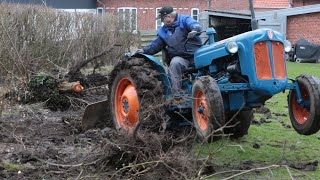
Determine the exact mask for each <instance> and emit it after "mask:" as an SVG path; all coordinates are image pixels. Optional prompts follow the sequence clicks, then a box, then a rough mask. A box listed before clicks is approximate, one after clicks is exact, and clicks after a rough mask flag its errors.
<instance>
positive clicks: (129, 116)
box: [109, 58, 163, 134]
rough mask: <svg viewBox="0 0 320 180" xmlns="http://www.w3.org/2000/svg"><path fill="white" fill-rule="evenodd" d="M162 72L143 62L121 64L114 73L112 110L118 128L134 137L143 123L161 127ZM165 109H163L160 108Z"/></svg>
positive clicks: (112, 78)
mask: <svg viewBox="0 0 320 180" xmlns="http://www.w3.org/2000/svg"><path fill="white" fill-rule="evenodd" d="M158 77H159V72H158V71H156V70H154V69H153V67H152V65H150V63H149V62H146V60H144V59H143V58H133V59H131V60H128V61H120V62H119V63H118V64H117V65H116V66H115V68H114V70H113V71H112V73H111V80H110V83H109V87H110V89H111V91H110V92H111V94H110V110H111V114H112V119H113V123H114V126H115V128H116V129H117V130H124V131H125V132H126V133H128V134H133V133H135V132H136V129H137V128H138V127H140V124H141V122H142V121H143V122H146V121H156V122H150V124H152V125H157V124H158V123H157V119H156V117H155V116H157V115H161V113H160V112H159V109H157V108H155V107H160V106H159V103H161V98H162V89H163V88H162V83H161V81H159V80H158ZM160 109H161V108H160ZM157 128H159V127H157Z"/></svg>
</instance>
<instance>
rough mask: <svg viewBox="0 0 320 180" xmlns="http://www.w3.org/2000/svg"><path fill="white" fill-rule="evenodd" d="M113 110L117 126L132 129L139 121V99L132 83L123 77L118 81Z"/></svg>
mask: <svg viewBox="0 0 320 180" xmlns="http://www.w3.org/2000/svg"><path fill="white" fill-rule="evenodd" d="M114 110H115V116H116V118H117V123H118V126H119V127H121V128H124V129H126V130H130V129H134V128H135V127H136V125H137V123H138V121H139V98H138V94H137V90H136V88H135V86H134V85H133V83H132V81H131V80H130V79H129V78H127V77H124V78H122V79H120V80H119V82H118V84H117V87H116V90H115V97H114Z"/></svg>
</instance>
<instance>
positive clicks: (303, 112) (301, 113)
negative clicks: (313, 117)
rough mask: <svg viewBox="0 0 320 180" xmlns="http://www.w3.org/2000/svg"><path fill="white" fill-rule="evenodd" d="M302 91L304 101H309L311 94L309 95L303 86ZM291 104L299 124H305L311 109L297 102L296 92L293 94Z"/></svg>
mask: <svg viewBox="0 0 320 180" xmlns="http://www.w3.org/2000/svg"><path fill="white" fill-rule="evenodd" d="M300 91H301V97H302V99H303V101H307V100H308V99H309V95H308V93H307V91H306V90H305V88H303V87H301V88H300ZM291 106H292V112H293V115H294V117H295V119H296V121H297V122H298V123H299V124H304V123H305V122H306V121H307V120H308V116H309V111H308V109H307V108H303V107H301V106H299V104H298V103H297V96H296V93H294V94H293V97H292V105H291Z"/></svg>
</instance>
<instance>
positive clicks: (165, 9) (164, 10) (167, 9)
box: [157, 6, 173, 19]
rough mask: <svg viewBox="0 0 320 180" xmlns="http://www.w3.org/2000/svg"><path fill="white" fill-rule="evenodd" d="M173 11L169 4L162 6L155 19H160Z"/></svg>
mask: <svg viewBox="0 0 320 180" xmlns="http://www.w3.org/2000/svg"><path fill="white" fill-rule="evenodd" d="M172 12H173V7H171V6H164V7H162V8H161V9H160V11H159V14H158V17H157V19H162V18H164V17H165V16H166V15H168V14H170V13H172Z"/></svg>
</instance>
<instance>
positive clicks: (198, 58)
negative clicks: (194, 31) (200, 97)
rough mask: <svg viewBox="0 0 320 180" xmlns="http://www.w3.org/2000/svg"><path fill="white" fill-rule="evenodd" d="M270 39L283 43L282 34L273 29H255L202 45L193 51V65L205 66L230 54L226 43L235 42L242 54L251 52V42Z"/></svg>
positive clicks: (197, 66)
mask: <svg viewBox="0 0 320 180" xmlns="http://www.w3.org/2000/svg"><path fill="white" fill-rule="evenodd" d="M268 32H269V34H270V32H272V37H271V38H269V37H268ZM269 36H271V35H269ZM270 40H272V41H280V42H282V43H284V39H283V36H282V35H281V34H280V33H279V32H277V31H273V30H271V29H257V30H254V31H249V32H246V33H243V34H239V35H237V36H233V37H231V38H228V39H224V40H221V41H218V42H215V43H213V44H210V45H204V46H202V47H201V48H200V49H198V50H197V51H196V52H195V56H194V59H195V67H196V68H202V67H205V66H209V65H210V64H212V61H214V60H215V59H218V58H220V57H224V56H227V55H229V54H231V53H230V52H229V51H228V50H227V48H226V45H227V43H229V42H232V41H234V42H236V43H237V44H238V46H239V50H238V53H239V54H242V53H248V52H251V53H252V51H253V44H254V43H255V42H259V41H270ZM246 51H247V52H246Z"/></svg>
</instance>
